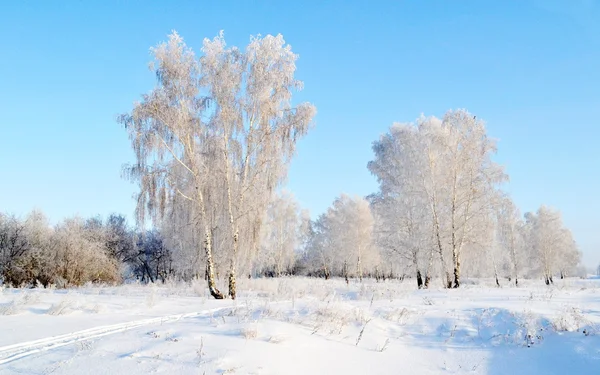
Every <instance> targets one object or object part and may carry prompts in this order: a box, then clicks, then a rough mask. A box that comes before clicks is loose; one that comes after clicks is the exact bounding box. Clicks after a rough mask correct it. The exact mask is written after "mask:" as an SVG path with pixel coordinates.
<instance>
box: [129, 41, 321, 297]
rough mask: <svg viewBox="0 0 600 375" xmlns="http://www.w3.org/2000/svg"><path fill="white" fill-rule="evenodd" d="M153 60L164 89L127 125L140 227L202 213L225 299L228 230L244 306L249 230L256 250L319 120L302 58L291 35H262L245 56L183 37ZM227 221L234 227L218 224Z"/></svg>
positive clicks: (212, 286)
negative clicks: (198, 51)
mask: <svg viewBox="0 0 600 375" xmlns="http://www.w3.org/2000/svg"><path fill="white" fill-rule="evenodd" d="M152 53H153V55H154V58H155V60H156V61H155V63H154V64H153V65H152V66H151V69H153V70H155V72H156V76H157V79H158V84H157V87H156V88H155V89H154V90H153V91H152V92H151V93H150V94H146V95H143V96H142V100H141V102H139V103H136V104H135V106H134V109H133V111H132V112H131V113H129V114H126V115H123V116H121V117H120V122H121V123H123V124H124V125H125V127H126V128H127V129H128V131H129V137H130V140H131V143H132V147H133V149H134V151H135V155H136V163H135V164H133V165H131V166H129V167H128V168H127V169H126V171H127V175H128V176H129V177H130V178H131V179H133V180H134V181H137V182H138V183H139V185H140V194H139V197H138V205H137V213H138V215H137V217H138V222H140V223H142V222H143V221H144V220H145V219H146V218H147V217H150V218H151V219H152V220H153V221H154V222H159V221H160V219H161V218H162V217H163V216H164V213H165V208H166V206H167V205H170V204H172V203H173V202H176V201H181V200H185V201H187V202H188V204H189V205H191V206H193V207H194V210H195V211H196V213H197V216H194V217H198V219H197V220H198V222H199V223H200V224H199V225H194V226H193V227H198V229H199V230H201V231H202V232H203V237H204V240H203V247H204V257H205V260H206V277H207V280H208V287H209V291H210V293H211V295H212V296H213V297H215V298H217V299H221V298H224V294H223V293H222V292H221V291H219V290H218V289H217V287H216V283H215V275H214V273H215V265H214V264H215V261H214V259H213V246H214V244H213V232H214V230H215V228H220V230H221V231H224V232H228V235H227V243H228V245H227V246H228V247H229V248H230V251H229V252H228V254H227V257H228V258H229V259H228V261H227V263H228V286H229V293H228V294H229V296H231V298H235V297H236V262H237V257H238V255H239V248H240V237H241V234H242V231H244V230H245V231H247V232H252V233H254V235H249V236H247V237H245V238H244V240H245V241H246V244H245V247H246V250H247V249H249V248H252V247H256V246H258V242H259V237H260V236H259V235H258V234H257V233H260V225H261V222H260V220H255V218H257V217H259V218H262V217H263V216H264V213H265V210H266V207H267V204H268V202H269V201H270V198H271V195H272V193H273V191H274V189H275V188H276V187H277V186H278V184H280V183H281V181H282V180H283V178H285V176H286V173H287V169H286V166H287V164H288V162H289V160H290V158H291V157H292V156H293V154H294V152H295V144H296V141H297V140H298V139H299V138H301V137H302V136H304V135H305V134H306V132H307V131H308V129H309V126H310V124H311V121H312V118H313V116H314V114H315V108H314V106H312V105H311V104H308V103H303V104H299V105H297V106H293V105H292V101H291V99H292V93H293V91H294V90H298V89H301V88H302V83H301V82H300V81H298V80H296V79H295V78H294V73H295V70H296V64H295V62H296V59H297V57H298V56H297V55H295V54H294V53H292V51H291V47H290V46H289V45H286V44H285V41H284V39H283V37H282V36H281V35H277V36H271V35H267V36H265V37H261V36H257V37H252V38H251V41H250V44H249V45H248V46H247V48H246V50H245V51H242V50H239V49H238V48H236V47H229V48H228V47H227V46H226V43H225V39H224V37H223V34H222V33H221V34H220V35H219V36H217V37H216V38H214V39H212V40H209V39H205V40H204V42H203V47H202V53H203V56H202V57H200V58H197V57H196V56H195V55H194V53H193V51H192V50H191V49H190V48H188V47H187V46H186V44H185V43H184V41H183V39H182V38H181V37H180V36H179V35H178V34H177V33H175V32H174V33H172V34H171V35H170V36H169V40H168V41H167V42H165V43H161V44H159V45H158V46H157V47H155V48H153V49H152ZM215 212H216V213H215ZM223 217H225V218H226V223H223V222H222V221H221V220H215V218H223ZM222 255H223V256H224V254H222Z"/></svg>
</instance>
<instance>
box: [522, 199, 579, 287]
mask: <svg viewBox="0 0 600 375" xmlns="http://www.w3.org/2000/svg"><path fill="white" fill-rule="evenodd" d="M525 218H526V223H525V226H526V236H527V237H526V241H527V246H528V247H529V249H530V252H531V253H530V254H531V256H530V259H531V260H532V262H534V264H535V265H536V266H537V267H536V269H534V270H533V271H534V273H535V274H536V275H539V276H542V277H543V279H544V282H545V283H546V285H550V284H552V283H554V276H556V275H557V274H559V275H560V276H561V277H564V275H565V274H566V273H567V272H571V271H573V270H574V269H575V268H576V266H577V265H578V264H579V260H580V257H581V255H580V252H579V250H578V248H577V245H576V243H575V241H574V239H573V235H572V234H571V231H570V230H568V229H567V228H565V226H564V224H563V222H562V217H561V214H560V212H559V211H557V210H553V209H551V208H549V207H546V206H541V207H540V208H539V209H538V210H537V212H536V213H527V214H526V215H525Z"/></svg>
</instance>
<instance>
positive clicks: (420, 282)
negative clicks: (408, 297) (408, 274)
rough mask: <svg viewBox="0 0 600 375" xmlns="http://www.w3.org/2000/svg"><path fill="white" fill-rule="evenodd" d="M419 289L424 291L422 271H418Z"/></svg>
mask: <svg viewBox="0 0 600 375" xmlns="http://www.w3.org/2000/svg"><path fill="white" fill-rule="evenodd" d="M417 288H419V289H423V277H422V276H421V271H420V270H418V269H417Z"/></svg>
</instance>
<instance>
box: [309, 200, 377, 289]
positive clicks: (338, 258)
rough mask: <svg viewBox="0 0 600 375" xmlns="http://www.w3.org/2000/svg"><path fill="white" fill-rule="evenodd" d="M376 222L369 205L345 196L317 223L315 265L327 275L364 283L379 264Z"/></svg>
mask: <svg viewBox="0 0 600 375" xmlns="http://www.w3.org/2000/svg"><path fill="white" fill-rule="evenodd" d="M373 227H374V219H373V215H372V213H371V210H370V207H369V203H368V201H367V200H366V199H364V198H361V197H350V196H348V195H345V194H342V195H341V196H340V197H339V198H337V199H336V200H335V201H334V202H333V204H332V206H331V207H330V208H329V209H328V210H327V212H325V213H324V214H322V215H321V216H320V217H319V219H318V220H317V222H316V224H315V232H316V233H315V240H314V244H313V246H312V248H311V250H310V251H311V253H312V255H311V257H312V258H313V259H314V264H316V265H318V267H320V268H321V269H322V272H324V276H325V277H326V278H329V276H330V275H332V274H334V275H341V276H344V277H346V278H348V277H356V278H358V279H359V280H361V281H362V278H363V276H364V275H365V273H371V272H372V271H373V270H374V268H375V266H376V265H377V264H378V262H379V254H378V251H377V248H376V247H375V245H374V238H373Z"/></svg>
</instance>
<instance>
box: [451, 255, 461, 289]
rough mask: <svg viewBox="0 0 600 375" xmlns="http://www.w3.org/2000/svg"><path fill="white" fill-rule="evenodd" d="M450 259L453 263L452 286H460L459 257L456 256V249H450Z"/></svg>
mask: <svg viewBox="0 0 600 375" xmlns="http://www.w3.org/2000/svg"><path fill="white" fill-rule="evenodd" d="M452 261H453V263H454V286H453V287H454V288H458V287H459V286H460V259H459V258H458V250H457V249H453V250H452Z"/></svg>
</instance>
